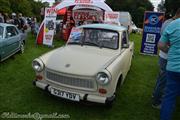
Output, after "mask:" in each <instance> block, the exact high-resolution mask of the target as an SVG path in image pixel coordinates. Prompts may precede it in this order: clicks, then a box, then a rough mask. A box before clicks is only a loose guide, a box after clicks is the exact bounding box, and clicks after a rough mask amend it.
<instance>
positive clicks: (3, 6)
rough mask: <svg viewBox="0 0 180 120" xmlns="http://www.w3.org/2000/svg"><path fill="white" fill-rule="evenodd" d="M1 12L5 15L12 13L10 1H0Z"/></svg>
mask: <svg viewBox="0 0 180 120" xmlns="http://www.w3.org/2000/svg"><path fill="white" fill-rule="evenodd" d="M0 3H1V4H0V11H1V12H3V13H10V12H11V9H10V2H9V1H8V0H0Z"/></svg>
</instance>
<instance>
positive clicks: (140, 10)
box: [106, 0, 154, 27]
mask: <svg viewBox="0 0 180 120" xmlns="http://www.w3.org/2000/svg"><path fill="white" fill-rule="evenodd" d="M106 2H107V4H108V5H109V6H110V7H111V8H112V9H113V10H114V11H128V12H130V14H131V16H132V19H133V21H134V23H135V24H136V25H137V26H139V27H142V25H143V24H142V23H143V16H144V12H145V11H152V10H153V8H154V7H153V5H152V3H151V2H150V1H149V0H107V1H106Z"/></svg>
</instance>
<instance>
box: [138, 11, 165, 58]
mask: <svg viewBox="0 0 180 120" xmlns="http://www.w3.org/2000/svg"><path fill="white" fill-rule="evenodd" d="M163 20H164V13H162V12H151V11H150V12H145V14H144V28H143V37H142V44H141V53H143V54H150V55H157V51H158V48H157V43H158V41H159V39H160V37H161V35H160V32H161V26H162V23H163Z"/></svg>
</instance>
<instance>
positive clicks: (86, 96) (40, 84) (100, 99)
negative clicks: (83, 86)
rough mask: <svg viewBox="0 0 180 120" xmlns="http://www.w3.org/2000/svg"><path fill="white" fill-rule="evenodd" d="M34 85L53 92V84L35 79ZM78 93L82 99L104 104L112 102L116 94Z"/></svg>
mask: <svg viewBox="0 0 180 120" xmlns="http://www.w3.org/2000/svg"><path fill="white" fill-rule="evenodd" d="M33 85H35V86H37V87H39V88H41V89H43V90H45V91H47V92H49V93H51V88H52V86H51V85H49V84H46V83H43V82H40V81H37V80H34V81H33ZM72 93H73V92H72ZM77 94H79V95H80V100H81V101H89V102H96V103H103V104H111V103H112V102H113V101H114V99H115V95H113V96H112V97H102V96H97V95H90V94H82V93H77Z"/></svg>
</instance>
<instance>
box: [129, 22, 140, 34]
mask: <svg viewBox="0 0 180 120" xmlns="http://www.w3.org/2000/svg"><path fill="white" fill-rule="evenodd" d="M131 28H132V33H138V32H139V30H138V28H137V27H136V25H135V24H134V22H132V27H131Z"/></svg>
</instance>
